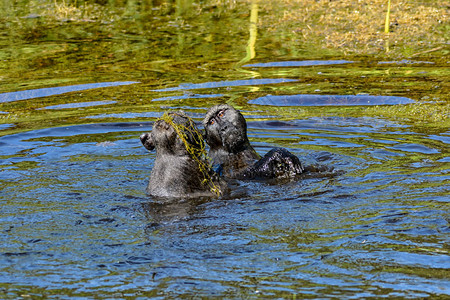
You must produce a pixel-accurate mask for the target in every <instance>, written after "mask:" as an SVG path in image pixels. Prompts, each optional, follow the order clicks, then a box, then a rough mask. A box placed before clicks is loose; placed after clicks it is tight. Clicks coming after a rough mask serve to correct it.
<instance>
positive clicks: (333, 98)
mask: <svg viewBox="0 0 450 300" xmlns="http://www.w3.org/2000/svg"><path fill="white" fill-rule="evenodd" d="M413 102H414V100H412V99H409V98H406V97H396V96H371V95H309V94H299V95H282V96H272V95H267V96H264V97H260V98H256V99H253V100H250V101H248V103H249V104H256V105H271V106H354V105H396V104H409V103H413Z"/></svg>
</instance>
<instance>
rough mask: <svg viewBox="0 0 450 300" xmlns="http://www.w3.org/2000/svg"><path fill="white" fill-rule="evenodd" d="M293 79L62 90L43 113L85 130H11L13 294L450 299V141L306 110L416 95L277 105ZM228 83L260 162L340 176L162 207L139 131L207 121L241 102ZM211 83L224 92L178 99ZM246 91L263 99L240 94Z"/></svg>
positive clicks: (7, 143) (4, 161)
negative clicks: (120, 94) (174, 116)
mask: <svg viewBox="0 0 450 300" xmlns="http://www.w3.org/2000/svg"><path fill="white" fill-rule="evenodd" d="M294 82H296V81H295V80H285V79H280V80H273V79H269V80H268V81H264V80H262V79H261V80H244V81H240V80H235V81H218V82H213V81H208V82H207V83H205V84H202V83H197V84H189V85H185V84H180V85H179V86H178V87H176V88H167V89H166V88H163V89H160V90H159V92H157V91H155V90H153V91H151V90H152V88H153V87H154V85H145V84H139V83H135V84H133V85H130V86H129V90H128V93H133V91H134V90H135V89H142V90H143V91H145V93H148V94H149V95H148V98H145V99H144V100H140V98H138V97H132V98H131V100H130V101H131V104H129V103H128V102H126V101H124V100H122V99H120V98H117V99H114V100H111V99H113V98H114V97H113V96H112V95H115V91H114V90H112V89H114V87H106V86H105V87H104V90H102V93H100V94H101V95H102V98H100V99H99V98H98V94H97V92H98V91H99V90H98V89H96V90H86V91H85V94H84V98H83V100H82V99H79V96H78V95H76V94H68V95H66V97H68V98H67V101H66V103H63V104H61V103H60V102H59V101H60V98H59V95H61V94H63V93H66V91H69V90H73V88H72V87H61V88H60V89H59V90H58V89H57V90H58V91H59V92H58V93H60V94H59V95H48V96H46V97H45V104H43V105H41V107H42V108H44V109H40V110H39V111H40V112H45V113H48V114H49V115H48V116H49V118H50V117H52V116H53V115H52V114H55V116H59V115H56V114H61V112H60V110H64V112H67V116H68V118H69V117H71V116H72V115H76V116H77V119H70V120H76V121H77V122H79V123H80V122H81V124H77V125H72V124H65V123H64V122H66V121H65V120H66V119H61V122H60V123H56V124H55V126H46V127H45V128H40V123H39V122H38V121H35V122H34V123H31V124H32V125H33V126H34V127H31V128H21V127H20V126H22V125H21V124H15V123H14V117H13V116H11V122H10V123H5V124H2V126H1V127H0V130H2V131H3V133H4V132H5V131H6V130H8V133H7V134H3V135H2V136H0V147H1V154H0V183H1V192H0V203H1V207H2V208H1V212H2V214H1V216H0V230H1V231H2V234H1V235H0V242H1V244H2V251H1V253H0V295H2V298H9V299H16V298H25V297H30V298H80V299H85V298H89V299H90V298H108V299H111V298H139V297H141V298H202V297H203V298H215V297H217V298H259V297H261V298H288V299H290V298H307V297H312V298H326V299H328V298H372V297H373V298H379V297H400V298H423V297H429V296H431V297H442V298H445V297H448V296H449V295H450V288H449V287H450V281H449V268H450V260H449V256H448V246H447V245H448V243H449V238H448V237H449V233H450V230H449V217H448V200H449V183H450V168H449V165H448V162H449V161H448V148H449V143H450V139H449V135H450V132H449V131H444V132H440V131H438V130H435V131H433V132H428V131H427V130H423V128H422V127H418V126H416V125H414V124H409V123H407V122H401V121H396V120H389V119H386V118H383V117H367V116H361V117H355V116H348V117H346V116H333V115H323V116H307V115H305V114H304V111H303V110H302V109H303V108H302V107H303V106H308V105H312V106H313V107H314V106H324V108H322V109H323V110H324V112H326V109H345V106H352V107H355V106H366V105H368V104H367V103H366V102H368V103H369V104H370V105H375V104H376V105H384V104H389V105H405V104H406V103H411V102H412V101H413V100H412V99H411V98H409V97H397V96H395V97H394V96H383V95H370V96H368V95H356V96H345V95H312V94H308V95H302V94H294V95H287V96H283V95H277V96H272V95H270V94H269V92H270V91H274V90H278V89H280V88H285V89H286V90H290V89H292V84H293V83H294ZM249 85H256V86H258V87H255V86H249ZM259 85H264V86H265V88H260V87H259ZM228 86H233V87H237V88H239V89H238V92H236V94H234V93H233V92H231V91H227V92H226V93H225V95H228V94H229V95H230V96H232V97H234V98H233V99H234V100H233V101H236V103H237V104H236V103H232V104H234V105H236V106H237V105H239V104H240V105H241V107H239V108H240V109H241V111H242V112H243V113H244V115H245V117H246V119H247V122H248V135H249V137H250V140H251V142H252V144H253V145H254V147H255V149H256V150H257V151H258V152H259V153H260V154H261V155H263V154H265V153H266V152H267V151H269V150H270V149H271V148H272V147H275V146H281V147H286V148H288V149H289V150H290V151H291V152H292V153H294V154H295V155H297V156H298V157H299V158H300V160H301V161H302V162H303V163H304V164H305V165H324V166H328V167H330V168H334V171H330V172H328V173H317V174H309V175H305V176H304V177H302V178H301V179H300V180H297V181H292V182H288V183H284V184H280V185H276V184H272V183H264V182H237V183H234V185H233V186H232V192H231V194H229V195H226V196H224V197H222V198H220V199H189V200H187V199H178V200H173V201H167V202H163V203H161V202H158V201H156V200H155V199H152V198H150V197H148V196H147V195H146V194H145V187H146V185H147V181H148V177H149V175H150V172H151V169H152V166H153V163H154V160H155V153H154V152H148V151H147V150H145V149H144V147H142V145H141V144H140V141H139V135H140V134H141V133H143V132H147V131H150V130H151V128H152V125H153V122H154V121H155V120H156V119H157V118H158V117H160V116H161V114H162V113H163V112H164V111H166V110H170V109H180V108H181V109H183V110H185V111H186V112H187V113H188V114H189V115H190V116H192V117H193V118H194V119H195V121H196V123H197V124H198V125H199V126H200V121H201V119H202V118H203V116H204V114H205V113H206V111H207V109H208V108H209V107H210V106H212V105H214V104H216V103H219V102H225V101H226V100H227V99H228V98H226V97H225V98H224V97H223V96H222V95H219V94H216V88H222V87H228ZM198 88H203V89H205V94H204V95H210V96H211V97H208V96H205V97H203V96H202V95H201V94H195V93H185V94H183V96H181V97H178V96H179V95H170V94H168V92H169V93H170V92H173V91H175V92H177V91H178V90H184V89H186V90H188V91H189V90H190V89H198ZM244 88H249V89H251V91H256V93H257V95H255V96H253V97H250V96H247V97H242V98H241V96H242V94H241V93H242V89H244ZM122 89H123V87H122ZM266 89H267V90H266ZM107 91H110V93H111V95H110V94H108V93H107ZM244 94H245V93H244ZM262 94H265V95H262ZM3 95H4V94H3ZM71 95H72V97H71ZM39 97H40V96H39ZM8 99H9V98H8ZM39 99H42V98H39ZM155 99H156V100H159V101H152V100H155ZM236 99H239V100H236ZM16 100H18V99H16ZM28 101H36V100H34V99H29V100H28ZM39 101H41V100H39ZM52 101H54V102H55V103H53V104H52ZM177 101H179V102H177ZM155 102H156V103H161V104H160V105H159V104H158V105H156V104H155ZM30 103H32V102H30ZM57 103H59V104H57ZM149 103H153V104H151V105H150V104H149ZM283 105H288V106H287V107H285V108H283V109H285V110H283V111H282V112H283V113H284V115H283V114H281V113H280V114H277V113H276V112H277V110H276V109H278V106H283ZM118 107H120V109H118ZM271 109H275V110H271ZM274 111H275V113H274ZM5 115H6V116H8V115H9V114H5ZM55 120H56V118H55ZM92 122H94V123H92ZM200 127H201V126H200Z"/></svg>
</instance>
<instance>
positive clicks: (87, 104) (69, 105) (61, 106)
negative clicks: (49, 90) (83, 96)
mask: <svg viewBox="0 0 450 300" xmlns="http://www.w3.org/2000/svg"><path fill="white" fill-rule="evenodd" d="M116 102H117V101H112V100H110V101H92V102H78V103H66V104H58V105H50V106H46V107H44V108H41V109H64V108H79V107H90V106H97V105H108V104H113V103H116Z"/></svg>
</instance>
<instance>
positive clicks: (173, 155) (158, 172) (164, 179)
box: [140, 111, 226, 198]
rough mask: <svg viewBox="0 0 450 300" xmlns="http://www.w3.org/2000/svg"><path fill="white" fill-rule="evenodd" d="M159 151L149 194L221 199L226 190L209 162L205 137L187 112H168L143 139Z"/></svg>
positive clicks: (148, 190) (146, 146) (149, 185)
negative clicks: (216, 197)
mask: <svg viewBox="0 0 450 300" xmlns="http://www.w3.org/2000/svg"><path fill="white" fill-rule="evenodd" d="M140 139H141V142H142V144H143V145H144V147H145V148H146V149H147V150H154V149H155V150H156V159H155V163H154V166H153V169H152V171H151V174H150V180H149V183H148V186H147V193H148V194H149V195H152V196H155V197H172V198H173V197H177V198H178V197H189V198H192V197H200V196H218V195H220V194H221V193H222V192H223V190H225V189H226V184H225V183H224V181H223V180H221V179H219V177H218V176H217V174H216V173H215V172H214V171H213V170H212V168H211V166H210V164H209V162H208V160H207V159H206V152H205V144H204V141H203V136H202V134H201V133H200V132H199V131H198V129H197V127H196V126H195V123H194V122H193V120H192V119H191V118H189V117H188V116H187V115H186V114H185V113H184V112H182V111H178V112H170V113H165V114H164V115H163V117H162V118H160V119H158V120H157V121H156V122H155V124H154V126H153V128H152V131H151V132H148V133H143V134H142V135H141V136H140Z"/></svg>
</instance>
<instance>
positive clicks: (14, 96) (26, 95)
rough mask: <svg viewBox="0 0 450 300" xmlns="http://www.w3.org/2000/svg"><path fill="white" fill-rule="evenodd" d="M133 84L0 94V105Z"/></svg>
mask: <svg viewBox="0 0 450 300" xmlns="http://www.w3.org/2000/svg"><path fill="white" fill-rule="evenodd" d="M135 83H138V82H137V81H123V82H101V83H88V84H77V85H70V86H59V87H52V88H42V89H36V90H27V91H20V92H10V93H3V94H0V103H1V102H12V101H19V100H27V99H34V98H40V97H48V96H53V95H61V94H64V93H70V92H78V91H84V90H89V89H98V88H104V87H110V86H120V85H129V84H135Z"/></svg>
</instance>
